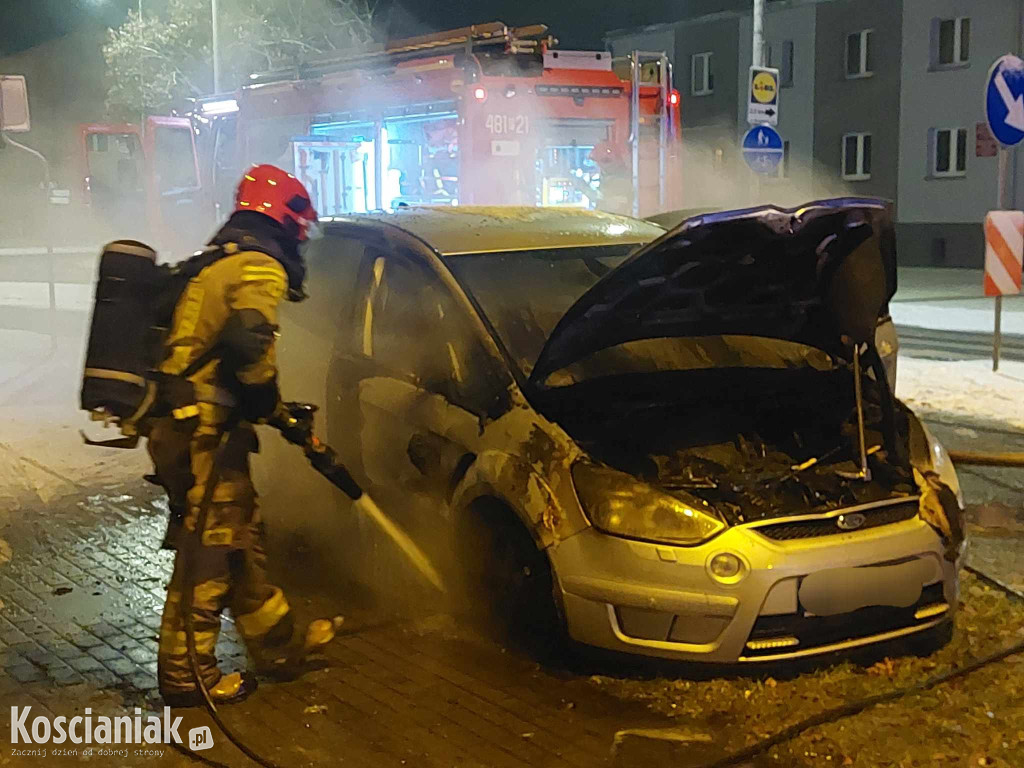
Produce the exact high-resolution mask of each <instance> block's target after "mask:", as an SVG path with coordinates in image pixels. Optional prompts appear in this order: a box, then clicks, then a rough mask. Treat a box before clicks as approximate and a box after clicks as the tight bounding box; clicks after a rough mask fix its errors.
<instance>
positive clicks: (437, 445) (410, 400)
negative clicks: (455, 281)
mask: <svg viewBox="0 0 1024 768" xmlns="http://www.w3.org/2000/svg"><path fill="white" fill-rule="evenodd" d="M364 280H365V285H366V290H365V293H364V297H365V299H364V303H363V308H362V312H361V318H360V323H359V330H358V332H357V335H358V341H359V343H358V352H357V354H355V355H353V357H352V359H351V360H350V361H349V368H350V371H351V374H352V375H351V379H353V380H355V381H354V390H355V392H354V394H355V395H356V397H357V399H358V403H359V415H358V420H359V430H360V435H359V436H360V443H361V453H362V456H361V463H362V468H363V470H364V473H365V476H366V478H367V480H368V481H369V483H370V484H371V486H372V487H373V488H374V489H375V492H376V493H378V495H381V496H382V498H383V497H385V496H390V497H392V498H395V499H396V501H399V500H400V504H401V506H402V507H403V508H404V509H407V510H410V512H409V514H410V515H411V516H416V515H417V512H414V511H413V510H415V509H419V510H420V511H425V510H427V509H430V510H433V511H435V512H436V511H440V510H443V507H444V502H445V501H446V491H447V489H448V487H449V485H450V483H451V480H452V476H453V475H454V474H455V473H456V471H457V470H458V468H459V467H460V465H464V462H466V461H468V460H471V459H472V456H473V455H474V454H475V452H476V451H477V449H478V441H479V438H480V434H481V431H482V425H483V422H484V420H485V419H486V418H488V417H489V414H493V413H495V412H496V411H498V410H500V408H501V405H500V400H501V399H502V397H507V394H506V393H507V385H508V384H507V379H508V377H507V372H506V373H505V375H503V374H502V371H501V370H500V365H498V362H497V361H496V360H495V359H494V358H493V357H492V356H490V355H488V354H486V352H485V351H484V349H485V348H484V345H483V343H482V340H481V339H480V338H479V336H478V335H476V332H475V330H474V326H473V323H472V322H471V318H470V316H469V312H470V311H471V310H470V309H469V307H468V305H467V304H465V302H464V301H460V300H459V297H457V296H455V295H453V294H452V292H451V290H450V289H449V287H448V285H447V284H445V282H444V281H442V280H441V279H440V277H439V275H438V273H437V272H435V271H433V270H432V269H431V268H430V266H428V265H425V264H423V263H422V262H420V261H418V260H416V259H415V258H413V257H410V256H408V255H405V254H402V253H394V252H391V253H387V254H381V253H378V254H375V255H373V256H372V257H371V258H369V259H367V260H366V264H365V272H364ZM405 522H406V523H409V524H412V521H411V520H407V521H405Z"/></svg>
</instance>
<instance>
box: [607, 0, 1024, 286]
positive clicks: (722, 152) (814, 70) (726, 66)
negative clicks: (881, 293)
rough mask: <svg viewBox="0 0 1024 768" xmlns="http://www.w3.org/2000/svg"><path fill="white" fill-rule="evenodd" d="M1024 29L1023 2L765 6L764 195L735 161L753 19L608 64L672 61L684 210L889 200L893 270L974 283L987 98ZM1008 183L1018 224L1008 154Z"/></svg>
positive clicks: (990, 198)
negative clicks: (771, 93)
mask: <svg viewBox="0 0 1024 768" xmlns="http://www.w3.org/2000/svg"><path fill="white" fill-rule="evenodd" d="M1022 13H1024V2H1022V0H986V2H985V3H983V4H982V3H978V2H976V0H777V1H776V2H769V3H768V9H767V14H766V17H765V27H764V28H765V43H766V58H767V59H768V63H769V64H770V65H771V66H774V67H776V68H778V69H779V71H780V78H779V79H780V110H779V111H780V121H779V126H778V129H779V132H780V134H781V135H782V137H783V140H784V141H785V147H786V152H785V159H784V162H783V163H782V165H781V166H780V170H779V174H778V177H777V178H769V179H762V178H757V177H755V176H754V175H753V174H752V173H751V172H749V171H748V170H747V169H746V167H745V165H744V164H743V161H742V158H741V157H740V153H739V139H740V137H741V136H742V134H743V133H744V132H745V131H746V130H747V128H748V126H747V123H746V97H747V87H748V84H747V79H748V70H749V66H750V61H751V48H752V46H751V35H752V29H751V28H752V19H751V15H750V12H749V10H745V9H737V8H735V6H733V7H731V9H730V10H727V11H723V12H718V13H714V14H709V15H704V16H698V17H693V18H685V19H681V20H680V21H678V22H676V23H675V24H662V25H658V26H657V27H648V28H645V29H641V30H629V31H622V32H613V33H610V34H609V36H608V46H609V48H610V49H611V50H612V51H613V53H615V54H616V55H622V54H624V53H628V51H629V50H632V49H634V48H643V49H645V50H652V48H651V46H652V45H653V46H657V48H655V49H656V50H661V49H664V50H668V51H671V56H672V59H673V62H674V64H675V84H676V88H678V90H679V91H680V94H681V95H682V120H683V130H684V142H685V143H686V145H687V150H686V151H687V155H686V158H685V161H686V163H687V174H686V178H687V186H688V190H687V192H688V194H687V198H688V205H689V206H690V207H700V206H708V207H723V206H729V207H733V206H742V205H750V204H754V203H759V202H773V203H778V204H783V205H789V204H798V203H799V202H802V201H806V200H809V199H812V198H815V197H824V196H834V195H867V196H877V197H884V198H887V199H890V200H893V201H894V203H895V207H896V218H897V232H898V238H899V254H900V261H901V263H903V264H905V265H931V266H954V267H975V268H980V267H981V265H982V262H983V247H984V243H983V237H982V229H981V222H982V220H983V218H984V215H985V212H986V211H988V210H991V209H993V208H995V207H996V206H997V197H996V195H997V193H996V184H997V173H998V160H997V158H996V156H995V149H994V145H993V144H992V142H991V140H990V137H989V136H988V134H987V129H986V128H985V126H984V120H985V116H984V111H983V93H984V88H985V82H986V79H987V75H988V70H989V67H990V66H991V64H992V63H993V62H994V61H995V59H997V58H998V57H999V56H1001V55H1002V54H1004V53H1006V52H1008V51H1013V52H1020V46H1021V39H1022V29H1021V18H1022ZM708 72H710V73H711V79H712V80H713V85H712V86H711V87H706V86H708V85H709V83H708V76H707V75H706V74H705V73H708ZM1010 180H1011V189H1010V192H1009V202H1010V207H1017V208H1019V207H1021V206H1022V205H1024V173H1022V172H1020V171H1019V170H1018V163H1017V161H1016V158H1015V157H1014V156H1013V155H1012V154H1011V160H1010Z"/></svg>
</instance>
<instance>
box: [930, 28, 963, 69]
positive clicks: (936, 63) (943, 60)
mask: <svg viewBox="0 0 1024 768" xmlns="http://www.w3.org/2000/svg"><path fill="white" fill-rule="evenodd" d="M970 58H971V20H970V19H969V18H967V17H966V16H961V17H959V18H956V19H933V20H932V68H933V69H941V68H944V67H962V66H966V65H967V63H968V61H969V60H970Z"/></svg>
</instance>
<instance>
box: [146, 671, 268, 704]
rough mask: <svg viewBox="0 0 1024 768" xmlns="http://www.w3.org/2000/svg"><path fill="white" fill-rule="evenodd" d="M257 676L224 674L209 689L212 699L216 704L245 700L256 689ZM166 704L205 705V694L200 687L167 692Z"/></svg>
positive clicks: (240, 673) (235, 702) (164, 695)
mask: <svg viewBox="0 0 1024 768" xmlns="http://www.w3.org/2000/svg"><path fill="white" fill-rule="evenodd" d="M256 688H257V682H256V678H255V677H254V676H252V675H251V674H250V673H248V672H232V673H231V674H230V675H222V676H221V678H220V680H218V681H217V684H216V685H213V686H211V687H210V688H209V689H208V691H207V692H208V693H209V694H210V700H211V701H213V704H214V706H219V705H221V704H238V703H239V702H242V701H245V700H246V699H247V698H249V696H250V695H251V694H252V693H253V692H254V691H255V690H256ZM162 695H163V700H164V704H166V705H167V706H168V707H171V708H172V709H179V708H184V707H200V706H202V705H203V703H204V701H203V694H202V692H201V691H199V690H198V689H196V690H194V691H186V692H184V693H165V694H162Z"/></svg>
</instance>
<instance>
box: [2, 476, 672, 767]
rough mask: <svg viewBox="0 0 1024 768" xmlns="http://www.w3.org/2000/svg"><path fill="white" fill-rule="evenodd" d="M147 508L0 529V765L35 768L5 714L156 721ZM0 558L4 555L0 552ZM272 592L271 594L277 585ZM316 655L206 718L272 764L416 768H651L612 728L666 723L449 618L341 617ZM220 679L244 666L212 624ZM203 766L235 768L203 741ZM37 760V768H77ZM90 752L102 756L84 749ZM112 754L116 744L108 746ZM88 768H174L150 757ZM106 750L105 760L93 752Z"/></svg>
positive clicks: (115, 494) (158, 522)
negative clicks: (337, 633) (290, 677)
mask: <svg viewBox="0 0 1024 768" xmlns="http://www.w3.org/2000/svg"><path fill="white" fill-rule="evenodd" d="M161 507H162V503H161V502H160V501H159V500H157V499H156V498H155V496H154V495H153V494H152V493H150V492H149V491H147V490H146V489H145V488H142V487H141V486H138V487H133V486H131V485H125V486H122V487H118V488H109V489H107V490H105V491H96V492H88V493H86V494H85V495H83V496H82V497H79V498H78V499H77V500H75V501H71V502H65V503H62V504H59V505H57V504H51V505H49V506H48V508H47V507H38V508H37V509H35V510H22V513H21V514H20V515H18V516H17V517H16V518H15V519H14V520H12V522H11V524H10V525H8V526H7V527H5V528H3V529H0V533H2V534H3V536H4V537H5V538H6V539H7V545H6V547H5V548H0V566H2V567H0V595H2V600H3V602H2V603H0V669H2V672H0V765H28V764H39V762H40V761H39V759H38V758H31V757H24V758H21V757H19V756H17V755H14V754H12V750H13V749H16V748H17V746H20V745H12V744H11V725H10V719H11V717H10V713H11V710H10V707H12V706H19V707H25V706H32V707H33V712H32V713H31V715H30V718H29V722H31V719H32V718H34V717H36V716H37V715H44V716H45V715H49V716H51V717H56V716H60V715H64V716H66V717H68V718H69V719H70V718H71V717H72V716H74V715H83V714H84V710H85V708H86V707H89V708H91V709H92V712H93V715H94V717H97V716H99V715H107V716H111V717H113V716H121V715H124V714H126V713H128V714H131V712H132V708H133V707H141V708H142V709H143V713H144V714H145V713H147V712H162V706H163V705H162V702H161V701H160V699H159V695H158V692H157V691H156V654H157V638H156V635H157V631H158V628H159V624H160V611H161V608H162V604H163V599H164V596H165V582H166V579H167V576H168V574H169V571H170V556H169V553H166V552H158V551H156V550H155V546H156V543H157V542H158V540H159V536H160V534H161V532H162V526H163V521H164V515H165V514H166V513H165V512H164V510H163V509H162V508H161ZM3 553H6V554H3ZM286 587H287V585H286ZM292 601H293V604H294V607H296V609H297V611H298V612H299V614H300V618H303V617H304V618H309V614H312V613H313V612H315V611H320V610H323V609H324V607H325V606H324V605H321V602H331V601H332V602H333V607H335V608H337V606H338V605H340V604H343V603H344V602H345V596H344V595H330V596H319V597H313V598H310V599H307V594H306V593H303V592H299V591H297V590H296V591H293V592H292ZM352 618H353V619H354V620H350V621H349V622H347V623H346V625H345V627H344V628H343V636H342V637H341V638H340V639H339V640H337V641H335V643H334V644H333V645H332V646H331V648H330V650H329V654H328V662H329V665H330V666H329V667H328V668H326V669H323V670H321V671H317V672H314V673H311V674H309V675H307V676H306V677H305V678H303V679H302V680H300V681H298V682H295V683H277V684H267V685H264V686H262V687H261V688H260V690H259V691H258V692H257V693H256V694H255V695H254V696H253V697H252V698H251V699H249V700H247V701H246V702H244V703H243V704H240V705H236V706H233V707H225V708H224V710H223V711H222V715H223V717H224V718H225V720H226V721H227V722H228V723H229V724H230V727H232V728H234V729H235V730H236V731H237V733H238V734H239V735H240V736H241V737H242V738H243V740H244V741H245V742H246V743H247V744H248V745H249V746H250V747H251V748H253V749H255V750H256V751H257V752H259V753H260V754H262V755H265V756H267V757H269V758H270V759H272V760H274V761H275V762H277V763H278V764H279V765H286V766H307V765H325V766H326V765H344V766H365V767H366V768H377V766H385V765H388V766H396V767H400V766H406V765H407V766H417V768H419V767H420V766H423V767H424V768H451V767H452V766H467V767H472V768H541V767H544V766H550V767H551V768H587V767H589V766H600V765H607V766H613V765H614V766H627V765H628V766H633V765H636V766H639V765H646V764H648V763H649V762H650V759H651V758H652V757H654V758H656V757H657V755H656V754H655V755H652V754H650V753H649V750H650V749H651V748H652V747H651V746H649V745H639V746H637V745H634V747H635V748H634V750H633V751H632V752H630V751H628V750H626V751H624V750H623V749H621V748H620V749H619V750H618V752H617V754H616V755H615V756H614V757H613V754H612V745H613V742H614V740H615V737H616V734H617V733H619V732H620V731H622V730H625V729H642V730H647V729H655V730H658V729H664V728H666V727H667V726H669V725H670V721H669V719H668V718H666V717H664V716H662V715H658V714H655V713H651V712H649V711H648V709H647V708H646V707H645V706H644V705H642V704H640V703H625V702H623V701H621V700H619V699H616V698H613V697H612V696H611V695H610V694H608V693H605V692H604V691H603V690H601V689H600V688H599V687H597V686H594V685H593V684H591V683H590V682H589V680H588V679H587V678H586V677H575V678H574V677H572V676H569V675H566V674H564V673H560V672H559V671H558V670H549V669H542V668H541V667H539V666H538V665H537V664H535V663H533V662H531V661H530V660H528V659H525V658H521V657H519V656H517V655H515V654H513V653H511V652H506V651H505V650H504V649H502V648H501V647H499V646H498V645H496V644H494V643H491V642H488V641H486V640H484V639H482V638H478V637H476V636H474V634H473V633H472V632H469V631H467V630H465V629H463V628H460V627H458V626H457V625H456V624H455V623H454V622H453V621H451V620H450V619H444V618H441V617H438V618H436V619H430V620H421V621H419V622H417V621H415V620H411V619H405V620H403V621H397V620H391V621H381V617H372V616H363V617H359V616H358V615H357V616H355V617H352ZM218 653H219V656H220V658H221V660H222V667H223V668H225V669H227V670H230V669H232V668H236V669H237V668H240V667H241V666H243V665H244V663H245V661H244V659H245V652H244V649H243V647H242V645H241V643H240V642H239V639H238V637H237V635H236V634H235V632H234V628H233V626H232V625H231V624H230V623H229V622H228V621H226V620H225V622H224V629H223V632H222V635H221V640H220V644H219V646H218ZM178 715H181V716H183V717H184V720H183V722H182V724H181V727H180V729H179V732H180V733H181V735H182V737H183V738H185V736H186V734H187V732H188V729H190V728H193V727H196V726H198V725H212V723H211V721H210V720H209V718H208V716H207V715H206V713H205V711H203V710H201V709H197V710H187V711H186V710H179V711H175V712H174V716H178ZM213 733H214V747H213V748H212V749H211V750H209V751H208V752H204V753H203V757H207V758H209V759H212V760H216V761H219V762H222V763H226V764H227V765H230V766H242V765H246V764H247V763H246V761H245V759H244V758H243V757H242V756H241V754H240V753H239V752H238V751H237V750H236V749H235V748H234V747H233V746H231V745H230V744H229V743H228V742H227V740H226V739H225V738H224V737H223V735H222V734H221V733H220V732H219V731H218V730H217V729H216V728H213ZM63 746H64V747H67V748H69V749H77V751H78V754H77V755H73V756H66V757H65V756H61V755H57V756H50V757H48V758H47V764H58V765H64V764H68V765H71V764H75V765H77V764H80V763H81V762H83V749H84V748H85V745H72V744H70V743H67V744H64V745H63ZM95 746H96V747H102V745H95ZM122 746H123V745H122ZM129 747H130V750H129V755H128V757H122V758H118V759H116V761H115V760H111V759H110V758H109V757H95V758H94V762H95V763H96V764H98V765H114V764H116V765H119V766H140V765H146V766H179V765H185V764H186V763H188V761H187V760H186V758H184V757H183V756H182V755H181V754H180V753H179V752H177V751H174V750H173V749H171V748H170V747H164V746H163V745H153V746H152V747H145V746H144V747H143V748H145V749H155V750H157V751H158V752H159V753H160V754H159V755H158V756H152V755H138V756H137V755H135V754H134V752H133V750H135V749H137V748H138V747H136V746H134V745H129ZM108 748H110V749H115V748H121V747H119V746H117V745H109V747H108Z"/></svg>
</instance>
